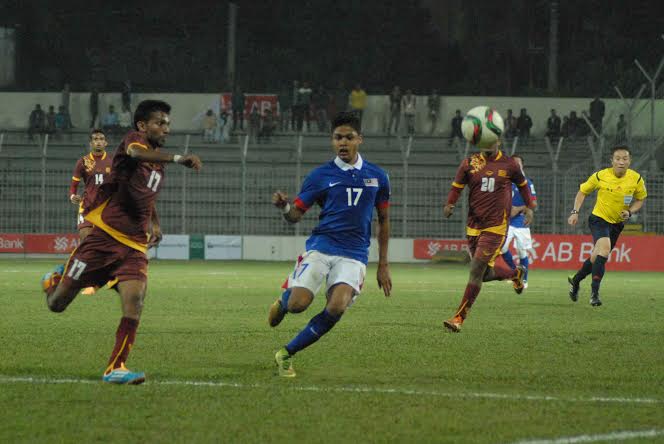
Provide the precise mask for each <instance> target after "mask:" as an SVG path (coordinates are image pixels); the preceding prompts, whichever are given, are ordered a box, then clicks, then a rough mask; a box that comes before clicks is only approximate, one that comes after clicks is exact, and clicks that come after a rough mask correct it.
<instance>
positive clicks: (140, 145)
mask: <svg viewBox="0 0 664 444" xmlns="http://www.w3.org/2000/svg"><path fill="white" fill-rule="evenodd" d="M134 145H135V146H137V147H139V148H143V149H144V150H147V149H148V147H147V145H143V144H142V143H138V142H132V143H130V144H129V145H127V149H129V148H131V147H132V146H134Z"/></svg>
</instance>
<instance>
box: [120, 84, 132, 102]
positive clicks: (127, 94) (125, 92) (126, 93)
mask: <svg viewBox="0 0 664 444" xmlns="http://www.w3.org/2000/svg"><path fill="white" fill-rule="evenodd" d="M122 109H131V81H130V80H125V81H124V83H123V84H122Z"/></svg>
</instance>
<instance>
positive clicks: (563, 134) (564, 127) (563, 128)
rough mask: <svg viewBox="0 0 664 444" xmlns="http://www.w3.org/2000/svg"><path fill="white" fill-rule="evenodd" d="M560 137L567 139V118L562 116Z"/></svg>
mask: <svg viewBox="0 0 664 444" xmlns="http://www.w3.org/2000/svg"><path fill="white" fill-rule="evenodd" d="M560 136H561V137H564V138H568V137H569V117H567V116H563V124H562V125H561V127H560Z"/></svg>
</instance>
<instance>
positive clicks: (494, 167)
mask: <svg viewBox="0 0 664 444" xmlns="http://www.w3.org/2000/svg"><path fill="white" fill-rule="evenodd" d="M499 148H500V141H498V142H496V143H495V144H494V145H492V146H491V147H490V148H486V149H482V151H481V152H480V153H477V154H473V155H472V156H470V157H469V158H467V159H464V160H463V162H461V165H460V166H459V169H458V170H457V173H456V176H455V177H454V182H452V188H451V190H450V192H449V194H448V196H447V204H446V205H445V207H444V208H443V214H444V215H445V217H447V218H449V217H450V216H451V215H452V213H454V205H455V204H456V202H457V200H458V199H459V196H460V195H461V191H462V190H463V189H464V188H465V187H466V185H468V188H469V194H468V225H467V227H466V236H467V238H468V247H469V249H470V254H471V256H472V259H471V261H470V277H469V279H468V284H467V285H466V291H465V292H464V295H463V299H462V300H461V304H460V305H459V308H458V309H457V311H456V313H455V314H454V316H453V317H452V318H451V319H448V320H446V321H445V322H444V323H443V325H444V326H445V327H446V328H447V329H448V330H450V331H453V332H458V331H460V330H461V324H463V321H464V320H465V319H466V316H468V312H469V311H470V308H471V307H472V305H473V303H474V302H475V299H476V298H477V295H478V294H479V292H480V288H482V282H487V281H494V280H505V279H511V280H512V281H513V283H514V290H515V291H516V292H517V293H518V294H520V293H521V292H522V291H523V274H524V269H523V267H521V266H519V267H517V268H516V269H515V270H512V269H510V268H507V267H503V266H499V265H496V263H495V260H496V258H497V257H498V255H499V254H500V247H501V246H502V245H503V242H504V241H505V235H506V234H507V227H508V225H509V220H510V211H511V209H512V182H514V183H515V184H516V185H517V187H518V189H519V193H520V194H521V196H522V197H523V201H524V202H525V203H526V209H525V210H524V212H525V216H526V224H529V223H530V222H531V221H532V219H533V211H532V209H531V208H532V207H533V206H534V205H533V203H532V200H531V197H530V191H529V189H528V181H527V180H526V178H525V177H524V175H523V172H522V171H521V168H519V165H518V164H517V163H516V161H514V159H512V158H511V157H508V156H507V155H505V154H504V153H503V152H502V151H500V149H499Z"/></svg>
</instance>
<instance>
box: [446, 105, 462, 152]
mask: <svg viewBox="0 0 664 444" xmlns="http://www.w3.org/2000/svg"><path fill="white" fill-rule="evenodd" d="M461 122H463V117H462V116H461V110H460V109H458V110H456V112H455V113H454V117H452V122H451V124H450V125H451V127H452V132H451V133H450V141H449V145H452V144H453V143H454V141H455V139H459V141H460V142H461V143H463V133H462V132H461Z"/></svg>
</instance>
